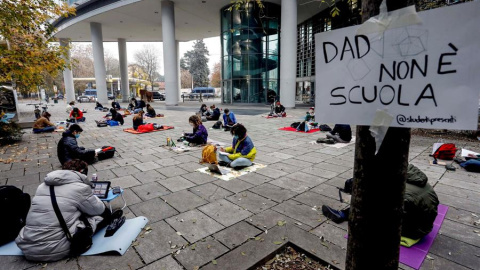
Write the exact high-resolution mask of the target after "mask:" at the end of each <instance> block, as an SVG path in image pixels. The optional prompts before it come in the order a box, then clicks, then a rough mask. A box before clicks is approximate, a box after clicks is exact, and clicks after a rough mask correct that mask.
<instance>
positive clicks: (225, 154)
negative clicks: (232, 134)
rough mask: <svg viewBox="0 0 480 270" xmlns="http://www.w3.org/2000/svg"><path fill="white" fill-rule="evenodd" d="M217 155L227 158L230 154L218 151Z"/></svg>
mask: <svg viewBox="0 0 480 270" xmlns="http://www.w3.org/2000/svg"><path fill="white" fill-rule="evenodd" d="M218 153H219V154H220V155H224V156H228V155H230V153H227V152H223V151H218Z"/></svg>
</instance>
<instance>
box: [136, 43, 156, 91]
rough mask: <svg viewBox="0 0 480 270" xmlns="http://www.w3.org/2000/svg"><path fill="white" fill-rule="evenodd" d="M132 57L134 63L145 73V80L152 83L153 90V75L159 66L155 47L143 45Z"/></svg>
mask: <svg viewBox="0 0 480 270" xmlns="http://www.w3.org/2000/svg"><path fill="white" fill-rule="evenodd" d="M134 58H135V61H136V63H137V64H138V65H139V66H141V67H142V69H143V71H145V73H147V76H148V79H147V80H148V81H149V82H150V84H151V85H152V90H153V84H154V82H155V79H156V76H155V75H156V74H157V73H158V72H157V70H158V68H159V60H158V55H157V51H156V50H155V47H153V46H152V45H145V46H143V48H142V49H141V50H139V51H137V52H136V53H135V55H134Z"/></svg>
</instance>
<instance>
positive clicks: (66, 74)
mask: <svg viewBox="0 0 480 270" xmlns="http://www.w3.org/2000/svg"><path fill="white" fill-rule="evenodd" d="M68 45H70V42H69V41H68V40H67V39H60V46H62V47H67V46H68ZM65 62H66V63H67V64H70V49H69V50H68V52H67V55H66V57H65ZM63 82H64V84H65V98H66V100H67V104H68V103H70V102H71V101H75V87H74V86H73V72H72V69H69V68H66V69H64V70H63Z"/></svg>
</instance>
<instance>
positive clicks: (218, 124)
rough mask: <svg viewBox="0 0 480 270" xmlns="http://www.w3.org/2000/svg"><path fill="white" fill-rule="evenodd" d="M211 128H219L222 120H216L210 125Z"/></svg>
mask: <svg viewBox="0 0 480 270" xmlns="http://www.w3.org/2000/svg"><path fill="white" fill-rule="evenodd" d="M212 128H213V129H221V128H222V121H217V122H216V123H215V124H213V126H212Z"/></svg>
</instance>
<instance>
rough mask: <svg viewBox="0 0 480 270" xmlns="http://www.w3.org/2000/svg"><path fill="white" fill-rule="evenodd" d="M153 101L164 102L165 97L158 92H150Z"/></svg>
mask: <svg viewBox="0 0 480 270" xmlns="http://www.w3.org/2000/svg"><path fill="white" fill-rule="evenodd" d="M152 94H153V99H159V100H165V95H164V94H162V93H160V92H152Z"/></svg>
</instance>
